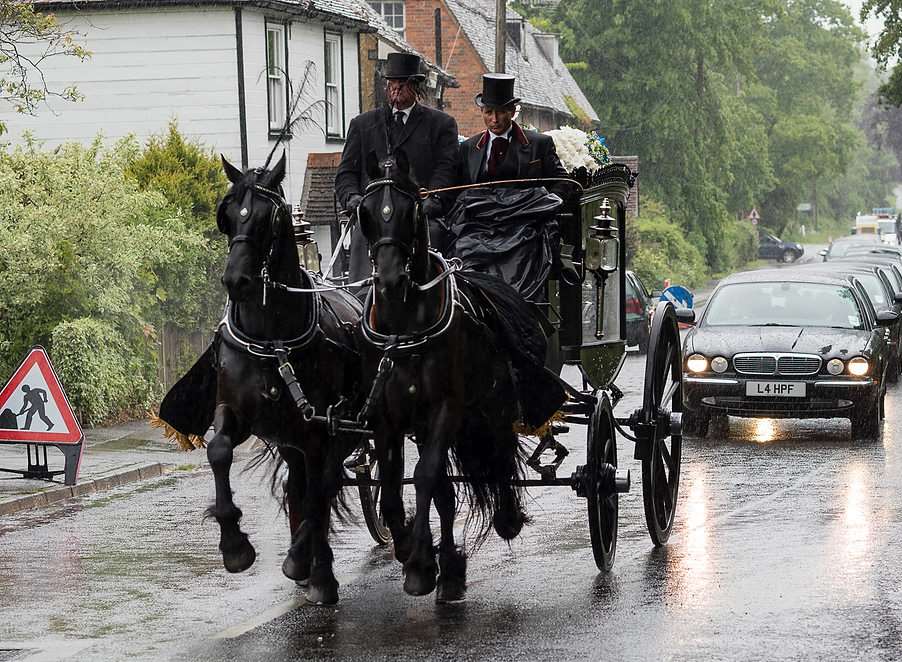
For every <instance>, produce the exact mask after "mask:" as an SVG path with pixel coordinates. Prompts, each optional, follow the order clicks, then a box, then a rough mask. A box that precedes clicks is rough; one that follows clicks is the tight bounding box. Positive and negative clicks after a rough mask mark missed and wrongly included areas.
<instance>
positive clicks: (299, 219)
mask: <svg viewBox="0 0 902 662" xmlns="http://www.w3.org/2000/svg"><path fill="white" fill-rule="evenodd" d="M312 227H313V225H312V224H311V223H309V222H308V221H305V220H304V212H303V211H302V210H301V207H300V205H296V206H295V207H294V209H293V210H292V212H291V228H292V230H293V231H294V243H295V244H297V247H298V261H299V262H300V263H301V266H302V267H304V268H305V269H308V270H309V271H319V268H320V264H319V246H318V245H317V243H316V242H315V241H314V240H313V230H312Z"/></svg>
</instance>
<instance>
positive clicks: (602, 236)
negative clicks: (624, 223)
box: [584, 198, 620, 338]
mask: <svg viewBox="0 0 902 662" xmlns="http://www.w3.org/2000/svg"><path fill="white" fill-rule="evenodd" d="M600 211H601V213H600V214H599V215H598V216H596V217H595V219H594V220H595V225H592V226H590V227H589V236H588V237H587V238H586V255H585V258H584V264H585V267H586V269H587V270H589V271H591V272H592V273H593V274H595V337H596V338H603V337H604V334H605V329H604V320H605V314H604V289H605V281H606V280H607V277H608V276H609V275H610V274H612V273H614V272H615V271H617V266H618V261H619V256H620V241H619V240H618V239H617V228H614V227H611V221H613V220H614V219H613V218H612V217H611V203H610V201H609V200H608V199H607V198H605V199H604V200H602V201H601V207H600Z"/></svg>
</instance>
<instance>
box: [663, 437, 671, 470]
mask: <svg viewBox="0 0 902 662" xmlns="http://www.w3.org/2000/svg"><path fill="white" fill-rule="evenodd" d="M661 457H662V458H663V459H664V463H665V464H666V465H667V468H668V469H669V470H670V472H671V473H673V456H671V454H670V450H669V449H668V448H667V446H666V445H665V444H664V443H662V444H661Z"/></svg>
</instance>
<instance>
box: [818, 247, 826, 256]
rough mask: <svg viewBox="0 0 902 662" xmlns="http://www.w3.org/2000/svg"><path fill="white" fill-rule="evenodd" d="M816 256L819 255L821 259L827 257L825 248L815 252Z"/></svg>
mask: <svg viewBox="0 0 902 662" xmlns="http://www.w3.org/2000/svg"><path fill="white" fill-rule="evenodd" d="M817 254H818V255H820V256H821V257H827V249H826V248H822V249H821V250H819V251H818V252H817Z"/></svg>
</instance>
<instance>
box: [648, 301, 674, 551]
mask: <svg viewBox="0 0 902 662" xmlns="http://www.w3.org/2000/svg"><path fill="white" fill-rule="evenodd" d="M682 411H683V359H682V351H681V349H680V332H679V328H678V327H677V320H676V314H675V313H674V308H673V306H672V305H671V304H669V303H665V302H661V303H659V304H658V306H657V308H656V309H655V315H654V321H653V322H652V328H651V337H650V339H649V349H648V356H647V358H646V362H645V394H644V399H643V407H642V415H641V418H642V423H643V424H644V425H645V430H646V435H647V436H646V438H645V440H644V441H643V442H642V443H644V444H646V448H645V449H644V452H643V453H642V501H643V502H644V504H645V523H646V524H647V525H648V533H649V535H650V536H651V540H652V542H653V543H654V544H655V545H656V546H658V545H663V544H664V543H665V542H667V539H668V538H669V537H670V531H671V529H672V528H673V520H674V514H675V513H676V505H677V495H678V492H679V486H680V453H681V450H682V445H683V439H682V434H671V426H670V416H669V413H670V412H676V413H682Z"/></svg>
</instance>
